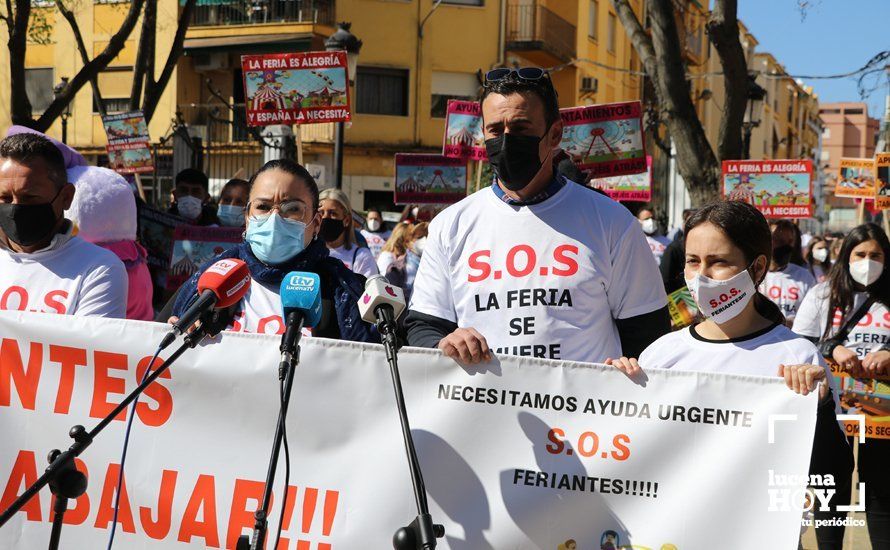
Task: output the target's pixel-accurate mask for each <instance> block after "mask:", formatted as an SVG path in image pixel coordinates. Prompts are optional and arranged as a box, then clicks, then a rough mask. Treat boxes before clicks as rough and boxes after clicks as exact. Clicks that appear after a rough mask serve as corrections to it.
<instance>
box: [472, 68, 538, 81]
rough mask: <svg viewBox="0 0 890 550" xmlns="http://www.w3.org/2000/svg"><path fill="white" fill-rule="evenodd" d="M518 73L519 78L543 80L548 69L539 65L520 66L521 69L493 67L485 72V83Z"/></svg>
mask: <svg viewBox="0 0 890 550" xmlns="http://www.w3.org/2000/svg"><path fill="white" fill-rule="evenodd" d="M513 75H516V77H517V78H518V79H519V80H531V81H534V80H541V79H542V78H544V77H545V76H547V71H545V70H544V69H541V68H539V67H520V68H519V69H507V68H503V69H492V70H490V71H488V72H487V73H485V84H490V83H492V82H498V81H499V80H506V79H508V78H510V77H511V76H513Z"/></svg>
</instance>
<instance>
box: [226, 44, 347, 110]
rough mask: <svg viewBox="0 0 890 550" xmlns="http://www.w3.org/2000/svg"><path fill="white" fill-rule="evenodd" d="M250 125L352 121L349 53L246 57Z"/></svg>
mask: <svg viewBox="0 0 890 550" xmlns="http://www.w3.org/2000/svg"><path fill="white" fill-rule="evenodd" d="M241 68H242V71H243V73H244V97H245V98H246V100H245V103H246V107H247V123H248V124H249V125H250V126H270V125H273V124H285V125H291V124H313V123H322V122H345V121H348V120H350V108H349V85H348V82H349V75H348V74H347V64H346V52H340V51H338V52H304V53H279V54H263V55H242V56H241Z"/></svg>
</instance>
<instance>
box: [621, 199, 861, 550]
mask: <svg viewBox="0 0 890 550" xmlns="http://www.w3.org/2000/svg"><path fill="white" fill-rule="evenodd" d="M684 234H685V236H686V268H685V273H684V276H685V279H686V284H687V286H688V287H689V290H690V291H691V292H692V295H693V297H694V298H695V300H696V302H697V303H698V306H699V309H700V310H701V312H702V313H703V314H704V316H705V318H706V320H705V321H703V322H701V323H698V324H697V325H693V326H691V327H687V328H685V329H683V330H680V331H677V332H672V333H670V334H667V335H665V336H662V337H661V338H659V339H658V340H656V341H655V342H653V343H652V345H650V346H649V347H648V348H646V349H645V350H644V351H643V353H642V354H641V355H640V358H639V362H637V360H635V359H628V358H626V357H622V358H620V359H617V360H614V361H613V360H608V361H607V364H613V365H615V366H616V367H618V368H619V369H621V370H622V371H624V372H625V373H626V374H628V376H630V377H631V378H632V379H633V378H635V377H636V376H637V375H638V371H639V370H640V368H641V367H642V368H643V369H656V368H661V369H678V370H690V371H704V372H719V373H726V374H746V375H757V376H769V377H775V376H780V377H784V379H785V383H786V384H787V386H788V388H790V389H791V390H792V391H794V392H796V393H800V394H804V395H806V394H808V393H809V392H811V391H814V390H815V389H816V384H817V382H818V381H821V382H822V383H821V384H819V387H818V391H819V397H820V399H819V412H818V415H817V424H816V436H815V439H814V444H813V454H812V458H811V464H810V472H811V473H818V474H828V473H831V474H833V475H834V477H835V479H841V480H847V483H849V479H848V478H849V475H850V472H851V471H852V467H853V455H852V452H851V450H850V447H849V445H848V444H847V442H846V439H845V438H844V434H843V432H842V431H841V429H840V426H839V425H838V423H837V418H836V416H835V415H836V407H837V404H836V401H835V398H834V392H832V391H831V390H830V387H831V377H830V372H829V371H828V369H827V367H826V365H825V363H824V361H823V360H822V357H821V356H820V355H819V351H818V350H817V349H816V346H815V345H814V344H813V343H812V342H810V341H808V340H806V339H804V338H801V337H799V336H797V335H795V334H794V333H792V332H791V330H790V329H789V328H788V327H786V326H785V325H784V317H783V316H782V314H781V312H780V310H779V308H778V307H777V306H776V305H775V304H774V303H772V302H770V301H769V300H768V299H767V298H766V297H765V296H764V295H762V294H760V293H759V292H758V291H757V286H758V284H760V282H761V281H762V280H763V278H764V277H765V275H766V272H767V270H768V269H769V263H770V258H771V256H772V244H771V242H772V239H771V235H770V228H769V225H768V224H767V222H766V219H765V218H764V217H763V215H762V214H761V213H760V212H759V211H758V210H757V209H756V208H754V207H753V206H751V205H749V204H746V203H742V202H737V201H725V202H718V203H714V204H710V205H708V206H705V207H704V208H702V209H700V210H698V211H697V212H696V213H695V214H693V215H692V216H691V217H690V218H689V219H688V220H687V222H686V226H685V229H684ZM752 398H753V397H752ZM754 481H755V480H752V482H754ZM831 489H838V493H837V495H846V499H845V498H844V497H842V496H838V497H836V498H835V499H834V500H832V502H831V503H830V505H831V507H832V509H834V506H835V505H837V504H846V503H847V501H848V500H849V486H848V487H846V489H844V488H842V487H831ZM816 516H817V518H821V519H827V518H830V517H834V516H833V515H832V514H830V513H828V512H824V513H823V512H819V513H817V514H816ZM817 538H818V539H819V541H820V546H819V548H820V549H823V550H824V549H825V548H832V549H835V548H836V549H838V550H840V548H841V545H842V543H843V527H841V528H839V529H836V528H820V529H818V530H817Z"/></svg>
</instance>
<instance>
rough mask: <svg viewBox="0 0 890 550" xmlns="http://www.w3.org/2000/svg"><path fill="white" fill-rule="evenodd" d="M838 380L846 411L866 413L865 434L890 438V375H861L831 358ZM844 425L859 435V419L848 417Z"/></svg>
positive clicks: (839, 396) (853, 434) (840, 396)
mask: <svg viewBox="0 0 890 550" xmlns="http://www.w3.org/2000/svg"><path fill="white" fill-rule="evenodd" d="M829 364H830V365H831V372H832V373H834V377H835V379H836V380H837V387H838V400H839V401H840V404H841V409H842V410H843V413H844V414H855V415H863V416H864V422H865V437H866V438H870V439H890V376H876V377H874V378H857V377H856V375H855V374H851V373H849V372H846V371H844V370H843V369H841V368H840V367H838V365H837V363H835V362H834V361H832V360H829ZM844 427H845V429H846V431H847V435H849V436H858V435H859V430H860V428H861V427H862V426H861V425H860V422H859V419H855V420H847V421H845V422H844Z"/></svg>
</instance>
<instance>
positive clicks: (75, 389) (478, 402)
mask: <svg viewBox="0 0 890 550" xmlns="http://www.w3.org/2000/svg"><path fill="white" fill-rule="evenodd" d="M63 319H64V320H63ZM168 330H169V327H168V326H166V325H164V324H161V323H146V322H136V321H122V320H116V319H101V318H95V317H62V316H59V315H49V314H38V313H28V312H9V311H0V334H2V335H3V338H2V347H0V359H2V363H0V364H2V366H3V369H0V373H3V374H2V378H0V380H2V381H3V386H0V387H2V388H3V389H4V391H2V392H0V412H2V414H0V433H2V434H3V445H0V488H5V490H4V491H3V493H2V499H0V509H2V508H5V507H6V506H7V505H8V504H9V503H10V502H11V501H12V500H13V499H14V498H15V497H16V496H17V495H19V494H21V492H22V491H23V490H24V488H25V486H27V485H28V484H29V483H30V482H31V481H33V480H34V479H35V478H36V477H37V475H38V472H39V471H41V470H43V468H44V467H45V457H46V453H47V451H48V450H49V449H53V448H57V447H62V448H65V447H67V445H68V444H69V443H70V439H69V437H68V430H69V429H70V427H71V426H72V425H73V424H82V425H84V426H86V427H87V429H90V428H91V427H93V426H94V425H95V424H96V423H98V422H99V419H101V418H102V417H103V416H104V415H105V414H107V413H108V412H109V411H110V410H111V409H112V408H113V407H114V405H115V404H116V403H119V402H120V401H121V400H122V399H123V394H124V393H126V392H128V391H130V390H132V389H133V388H135V387H136V385H137V384H138V382H139V380H140V379H141V378H142V377H143V376H144V373H145V371H146V369H147V368H148V366H149V363H150V358H151V356H152V354H153V353H154V350H155V347H156V345H157V342H159V341H160V340H161V339H162V338H163V336H164V334H166V333H167V331H168ZM279 343H280V337H278V336H275V335H262V334H242V333H235V332H224V333H222V334H221V335H220V336H219V337H218V338H215V339H213V340H212V341H205V342H204V343H203V344H202V345H199V346H198V347H196V348H195V349H191V350H188V351H187V352H186V353H185V354H184V355H183V356H182V357H181V358H180V359H179V360H178V361H177V362H176V363H175V364H174V365H173V367H172V368H171V369H170V370H169V371H167V373H166V375H165V376H161V377H160V378H158V380H156V382H155V383H153V384H152V385H151V386H149V388H148V390H147V391H146V394H145V395H144V396H143V397H142V399H140V402H139V404H138V405H137V406H136V407H134V408H133V409H127V410H126V411H125V414H122V415H121V416H119V417H118V418H117V420H115V421H113V422H111V424H110V425H109V426H108V428H107V430H105V431H104V432H103V433H102V434H101V435H100V436H99V437H97V438H96V440H95V441H94V442H93V444H92V445H91V446H90V448H89V449H87V450H86V452H85V453H84V454H83V455H81V457H80V458H79V459H78V462H77V465H78V467H79V468H81V469H82V470H83V471H85V472H86V473H87V475H88V479H89V483H88V487H87V492H86V494H85V495H83V496H81V497H79V498H78V499H76V500H75V501H73V502H71V503H70V509H69V510H68V512H67V514H66V517H65V520H66V525H65V528H64V529H63V531H62V541H63V545H64V547H65V548H78V549H80V548H89V549H93V548H100V547H103V546H105V545H106V544H107V541H108V529H109V527H110V524H111V522H112V521H113V520H112V516H113V502H114V498H115V495H116V494H117V491H116V485H117V480H118V475H119V474H120V472H121V469H120V467H119V464H120V450H121V442H122V441H123V437H124V432H125V430H126V422H125V420H126V419H128V418H129V416H130V414H132V415H133V417H132V419H133V430H132V433H131V437H130V442H129V451H128V453H127V463H126V468H125V470H124V472H123V490H122V491H120V506H119V513H118V517H117V521H119V522H120V525H118V528H117V535H116V541H117V544H118V545H119V546H120V548H144V549H147V550H148V549H151V550H176V549H179V548H234V546H235V541H236V540H237V538H238V536H239V535H242V534H249V533H250V532H251V530H252V528H253V525H254V515H253V512H254V511H255V510H256V508H257V506H258V501H259V500H260V499H261V498H262V494H263V489H264V483H263V481H262V480H263V479H265V474H266V469H267V465H268V461H269V447H270V445H271V441H272V434H273V432H274V428H275V419H276V417H277V414H278V408H279V399H278V392H279V389H280V388H279V380H278V376H277V374H278V363H279V360H280V352H279V350H278V347H279ZM300 347H301V353H300V365H299V368H298V369H297V371H296V375H295V376H296V379H295V381H294V389H293V392H294V393H293V396H292V398H291V400H290V407H289V410H288V414H287V419H286V422H287V431H288V433H289V440H290V446H289V450H290V461H291V464H292V467H291V471H290V474H291V475H290V480H289V481H290V482H289V483H288V486H287V488H285V487H284V486H282V485H279V484H276V485H275V487H272V488H271V490H272V492H273V498H272V507H271V510H270V512H271V514H270V516H271V521H270V523H271V525H270V529H269V538H270V540H269V541H268V543H267V547H269V548H276V549H277V550H304V549H311V550H316V549H319V550H325V549H327V550H331V549H340V550H343V549H349V550H351V549H368V550H377V549H381V548H388V547H391V546H392V542H391V541H392V536H393V532H394V531H395V530H396V529H397V528H399V527H400V526H402V525H405V524H406V523H408V521H409V520H410V519H411V518H412V517H413V514H414V513H415V512H414V509H413V508H412V506H413V505H414V499H413V494H412V490H411V482H410V477H409V475H408V464H407V461H406V458H405V448H404V445H403V442H402V435H401V432H400V429H399V421H398V414H397V412H396V405H395V401H394V400H393V394H392V391H393V389H392V384H391V380H390V377H389V370H388V367H387V361H386V356H385V354H384V351H383V348H382V346H380V345H373V344H360V343H355V342H342V341H336V340H329V339H326V338H313V337H305V338H303V340H302V343H301V345H300ZM399 363H400V366H401V381H402V386H403V388H404V394H405V401H406V408H407V411H408V413H409V414H410V415H411V428H412V430H411V431H412V433H413V435H414V440H415V444H416V448H417V459H418V462H419V464H420V465H421V467H422V468H423V477H424V481H425V489H426V491H427V494H428V498H429V508H430V514H431V515H432V517H433V519H434V520H435V521H436V522H437V523H442V524H444V526H445V533H446V536H445V537H444V538H442V539H440V540H439V541H438V543H439V548H442V549H443V550H447V549H449V548H450V549H453V550H457V549H506V548H510V549H513V550H531V549H554V548H558V546H559V545H560V544H564V543H565V542H566V541H569V540H575V541H584V542H583V545H582V544H578V545H577V548H578V549H579V550H593V549H595V548H596V549H599V548H601V546H600V545H599V541H600V540H603V539H608V540H612V541H615V543H616V544H615V545H614V546H613V548H616V549H617V548H648V549H653V550H659V549H660V550H666V549H681V550H712V549H714V548H720V549H724V548H726V549H737V548H738V549H751V548H769V549H785V548H795V547H796V546H797V543H798V539H799V536H800V526H801V516H802V511H803V510H804V509H805V508H804V506H807V504H806V503H805V502H806V501H805V498H809V501H810V504H809V505H808V506H809V507H810V508H812V507H816V509H817V510H818V509H824V508H822V506H823V505H824V503H823V502H822V499H821V498H816V496H817V495H818V496H819V497H821V496H824V492H823V493H815V492H814V491H812V490H810V489H808V488H807V485H808V484H809V479H810V478H809V477H808V475H807V474H808V467H809V463H810V454H811V449H812V444H813V434H814V432H815V423H816V409H817V402H818V396H817V393H816V392H812V393H810V394H809V395H807V396H801V395H795V394H794V393H793V392H791V391H790V390H789V389H788V388H786V387H785V382H784V380H783V379H781V378H779V377H760V376H737V375H727V374H720V373H716V372H706V373H702V372H693V371H687V370H686V369H685V368H677V369H669V370H659V369H653V370H650V371H647V373H646V374H647V380H646V383H645V384H643V385H638V384H635V383H633V382H632V381H631V380H629V379H628V378H627V377H626V376H625V375H624V374H623V373H622V372H620V371H618V370H617V369H615V368H614V367H611V366H605V365H594V364H584V363H574V362H570V361H550V360H543V359H535V358H532V357H516V356H509V355H498V356H497V357H496V358H495V359H494V360H493V361H492V362H490V363H487V364H482V365H476V366H469V367H467V366H463V367H462V366H460V365H458V364H456V363H455V362H454V361H453V360H451V359H449V358H447V357H445V356H443V355H442V354H441V353H440V352H439V351H438V350H432V349H419V348H403V349H402V350H401V351H400V352H399ZM60 373H61V375H60ZM38 390H39V391H38ZM751 396H756V399H752V397H751ZM131 411H132V412H131ZM284 464H285V461H284V459H283V457H282V460H279V462H278V471H277V476H276V480H283V479H284ZM293 465H297V466H298V467H293ZM819 490H820V491H824V489H819ZM285 495H286V499H287V504H286V505H284V506H282V504H281V503H282V501H283V500H284V497H285ZM826 500H827V499H826ZM51 508H52V506H51V495H50V493H49V490H44V491H42V492H41V493H39V495H38V496H37V497H36V498H35V499H33V500H32V501H30V503H29V504H28V505H27V506H26V507H25V509H24V510H23V511H21V512H20V513H18V514H16V515H15V516H14V517H13V519H12V520H11V521H10V523H9V524H7V525H6V526H4V528H3V529H4V530H3V532H2V536H3V537H4V538H3V540H5V541H13V542H14V543H15V544H14V546H15V547H16V548H27V549H32V548H41V547H42V546H43V545H45V543H46V540H47V539H48V537H49V532H50V517H51V515H52V514H51ZM282 510H283V511H284V514H283V518H284V519H283V523H282V528H283V529H282V530H283V533H282V536H283V538H282V539H281V541H280V542H278V541H274V542H273V540H272V539H273V537H274V533H275V532H276V528H277V526H278V518H279V514H281V512H282ZM406 518H407V519H406ZM678 518H680V519H678ZM690 526H694V528H691V527H690ZM606 548H608V546H607V547H606Z"/></svg>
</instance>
